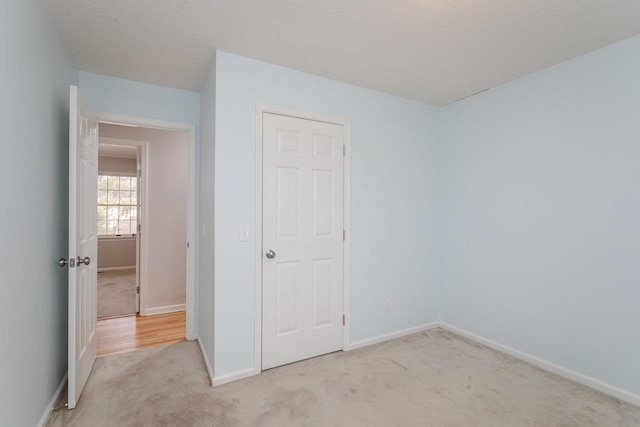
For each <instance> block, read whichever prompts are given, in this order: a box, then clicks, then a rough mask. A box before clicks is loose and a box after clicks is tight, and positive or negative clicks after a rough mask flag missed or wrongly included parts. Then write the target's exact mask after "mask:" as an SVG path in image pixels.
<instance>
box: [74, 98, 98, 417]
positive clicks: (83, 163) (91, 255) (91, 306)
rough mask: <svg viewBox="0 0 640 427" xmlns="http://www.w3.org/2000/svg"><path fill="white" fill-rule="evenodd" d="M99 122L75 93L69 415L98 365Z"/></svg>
mask: <svg viewBox="0 0 640 427" xmlns="http://www.w3.org/2000/svg"><path fill="white" fill-rule="evenodd" d="M97 191H98V121H97V120H96V117H95V115H94V114H93V113H92V111H91V110H90V109H89V107H88V106H87V104H86V103H85V102H84V100H83V99H82V97H81V96H80V94H79V93H78V88H77V87H76V86H71V100H70V106H69V261H68V264H69V367H68V368H69V385H68V395H69V396H68V398H69V409H73V408H75V407H76V404H77V403H78V399H79V398H80V393H82V389H83V387H84V385H85V383H86V382H87V378H89V374H90V373H91V368H92V367H93V363H94V362H95V360H96V351H97V339H96V316H97V313H96V311H97V299H96V294H97V281H98V269H97V265H98V236H97V218H96V215H97V211H96V200H97Z"/></svg>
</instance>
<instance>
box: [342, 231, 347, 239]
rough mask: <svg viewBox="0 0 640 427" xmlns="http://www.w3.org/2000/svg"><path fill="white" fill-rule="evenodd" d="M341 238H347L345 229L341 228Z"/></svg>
mask: <svg viewBox="0 0 640 427" xmlns="http://www.w3.org/2000/svg"><path fill="white" fill-rule="evenodd" d="M342 240H347V230H342Z"/></svg>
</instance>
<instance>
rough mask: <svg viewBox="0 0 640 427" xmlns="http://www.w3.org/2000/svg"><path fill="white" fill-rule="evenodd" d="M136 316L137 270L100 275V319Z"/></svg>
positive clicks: (107, 272)
mask: <svg viewBox="0 0 640 427" xmlns="http://www.w3.org/2000/svg"><path fill="white" fill-rule="evenodd" d="M131 314H136V269H135V268H133V269H128V270H116V271H104V272H102V273H98V319H104V318H105V317H115V316H128V315H131Z"/></svg>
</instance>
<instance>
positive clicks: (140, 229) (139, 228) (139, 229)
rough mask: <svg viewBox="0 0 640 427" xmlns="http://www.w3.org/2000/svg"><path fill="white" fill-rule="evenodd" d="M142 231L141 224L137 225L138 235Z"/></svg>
mask: <svg viewBox="0 0 640 427" xmlns="http://www.w3.org/2000/svg"><path fill="white" fill-rule="evenodd" d="M141 231H142V224H138V233H139V232H141Z"/></svg>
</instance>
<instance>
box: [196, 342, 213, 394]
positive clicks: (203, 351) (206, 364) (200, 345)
mask: <svg viewBox="0 0 640 427" xmlns="http://www.w3.org/2000/svg"><path fill="white" fill-rule="evenodd" d="M196 341H197V342H198V346H199V347H200V353H202V358H203V359H204V365H205V366H206V367H207V374H209V382H210V383H211V386H212V387H213V369H212V368H211V363H209V357H208V356H207V351H206V350H205V349H204V344H202V340H201V339H200V336H199V335H196Z"/></svg>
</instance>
